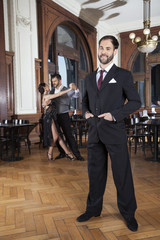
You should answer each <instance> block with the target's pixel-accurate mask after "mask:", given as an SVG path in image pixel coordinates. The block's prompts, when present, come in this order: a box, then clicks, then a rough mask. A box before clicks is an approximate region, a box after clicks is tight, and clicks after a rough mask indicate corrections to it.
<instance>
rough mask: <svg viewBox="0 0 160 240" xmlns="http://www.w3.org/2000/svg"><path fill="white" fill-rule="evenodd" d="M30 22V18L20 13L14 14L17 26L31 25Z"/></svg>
mask: <svg viewBox="0 0 160 240" xmlns="http://www.w3.org/2000/svg"><path fill="white" fill-rule="evenodd" d="M31 23H32V22H31V19H30V18H27V17H24V16H22V15H17V16H16V24H17V26H18V25H21V26H23V27H28V26H30V27H31Z"/></svg>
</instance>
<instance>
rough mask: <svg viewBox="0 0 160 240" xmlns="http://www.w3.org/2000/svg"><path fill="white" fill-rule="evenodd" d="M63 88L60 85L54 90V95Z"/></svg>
mask: <svg viewBox="0 0 160 240" xmlns="http://www.w3.org/2000/svg"><path fill="white" fill-rule="evenodd" d="M62 88H63V85H61V86H60V87H59V88H55V93H57V92H60V91H61V90H62Z"/></svg>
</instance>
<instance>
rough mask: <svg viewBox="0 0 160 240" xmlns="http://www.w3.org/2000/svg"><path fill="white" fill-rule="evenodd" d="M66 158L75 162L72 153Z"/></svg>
mask: <svg viewBox="0 0 160 240" xmlns="http://www.w3.org/2000/svg"><path fill="white" fill-rule="evenodd" d="M66 157H67V158H69V159H70V160H71V161H74V160H75V159H74V157H73V156H72V154H71V153H68V154H66Z"/></svg>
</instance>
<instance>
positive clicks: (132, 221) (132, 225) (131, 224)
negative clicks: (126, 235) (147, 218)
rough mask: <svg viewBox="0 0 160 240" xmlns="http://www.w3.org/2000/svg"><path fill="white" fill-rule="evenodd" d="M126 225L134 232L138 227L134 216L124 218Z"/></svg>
mask: <svg viewBox="0 0 160 240" xmlns="http://www.w3.org/2000/svg"><path fill="white" fill-rule="evenodd" d="M126 223H127V227H128V229H129V230H131V231H133V232H136V231H137V229H138V223H137V221H136V219H135V218H134V217H131V218H129V219H126Z"/></svg>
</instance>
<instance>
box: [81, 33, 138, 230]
mask: <svg viewBox="0 0 160 240" xmlns="http://www.w3.org/2000/svg"><path fill="white" fill-rule="evenodd" d="M118 46H119V43H118V41H117V39H116V38H115V37H113V36H104V37H103V38H101V39H100V41H99V48H98V57H99V61H100V66H99V68H98V69H97V70H96V71H95V72H93V73H91V74H90V75H88V76H87V78H86V80H85V85H86V86H85V94H84V98H83V103H82V107H83V114H84V116H85V118H86V119H87V121H88V123H89V131H88V174H89V194H88V199H87V207H86V212H85V213H84V214H82V215H80V216H79V217H78V218H77V221H79V222H83V221H87V220H89V219H90V218H91V217H97V216H99V215H100V214H101V211H102V204H103V195H104V191H105V186H106V180H107V162H108V153H109V155H110V159H111V166H112V172H113V178H114V182H115V186H116V189H117V204H118V208H119V211H120V213H121V214H122V216H123V218H124V219H125V221H126V223H127V227H128V228H129V229H130V230H131V231H136V230H137V229H138V224H137V221H136V219H135V216H134V215H135V211H136V208H137V204H136V199H135V194H134V186H133V179H132V173H131V166H130V160H129V154H128V147H127V137H126V132H125V123H124V119H125V118H126V117H128V116H129V114H131V113H132V112H134V111H136V110H137V109H139V108H140V106H141V102H140V98H139V95H138V93H137V90H136V88H135V87H134V84H133V79H132V75H131V73H130V72H129V71H127V70H125V69H122V68H119V67H117V66H116V65H115V64H113V58H114V56H115V55H116V53H117V49H118ZM126 100H127V102H126Z"/></svg>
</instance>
